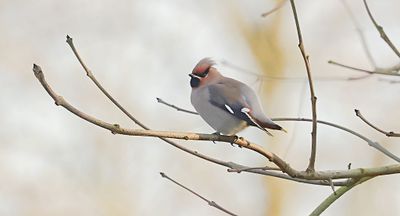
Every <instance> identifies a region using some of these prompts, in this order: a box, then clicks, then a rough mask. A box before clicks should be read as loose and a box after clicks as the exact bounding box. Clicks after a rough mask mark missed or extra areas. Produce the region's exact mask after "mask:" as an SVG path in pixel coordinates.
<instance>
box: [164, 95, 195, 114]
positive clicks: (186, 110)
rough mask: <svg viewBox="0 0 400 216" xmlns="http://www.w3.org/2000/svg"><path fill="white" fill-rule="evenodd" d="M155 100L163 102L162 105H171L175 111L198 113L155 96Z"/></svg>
mask: <svg viewBox="0 0 400 216" xmlns="http://www.w3.org/2000/svg"><path fill="white" fill-rule="evenodd" d="M157 102H158V103H161V104H164V105H166V106H169V107H171V108H173V109H176V111H180V112H185V113H189V114H193V115H198V113H197V112H194V111H191V110H188V109H183V108H180V107H177V106H175V105H173V104H170V103H167V102H165V101H164V100H163V99H161V98H157Z"/></svg>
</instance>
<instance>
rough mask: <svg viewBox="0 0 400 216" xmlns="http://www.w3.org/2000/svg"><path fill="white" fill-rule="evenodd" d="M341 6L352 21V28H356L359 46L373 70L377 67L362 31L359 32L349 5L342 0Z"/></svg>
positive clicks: (358, 26) (359, 28)
mask: <svg viewBox="0 0 400 216" xmlns="http://www.w3.org/2000/svg"><path fill="white" fill-rule="evenodd" d="M342 4H343V6H344V8H345V9H346V10H347V13H348V14H349V16H350V19H351V20H352V22H353V24H354V26H355V27H356V31H357V33H358V36H359V38H360V41H361V45H362V47H363V49H364V52H365V54H366V55H367V58H368V60H369V63H370V64H371V65H372V66H373V67H374V68H376V67H377V65H376V62H375V60H374V58H373V57H372V53H371V51H370V49H369V48H368V45H367V41H366V39H365V36H364V33H363V31H362V30H361V27H360V24H359V23H358V22H357V19H356V18H355V16H354V14H353V12H352V11H351V9H350V7H349V5H348V4H347V2H346V0H342Z"/></svg>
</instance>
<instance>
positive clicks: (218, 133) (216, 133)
mask: <svg viewBox="0 0 400 216" xmlns="http://www.w3.org/2000/svg"><path fill="white" fill-rule="evenodd" d="M212 134H214V135H219V136H220V135H221V133H220V132H218V131H216V132H214V133H212ZM212 142H213V143H214V144H217V143H216V142H215V141H214V140H213V141H212Z"/></svg>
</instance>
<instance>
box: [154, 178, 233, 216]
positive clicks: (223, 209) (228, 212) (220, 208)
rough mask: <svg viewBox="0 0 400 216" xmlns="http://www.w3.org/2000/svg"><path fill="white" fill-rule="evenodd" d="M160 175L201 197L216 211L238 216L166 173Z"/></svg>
mask: <svg viewBox="0 0 400 216" xmlns="http://www.w3.org/2000/svg"><path fill="white" fill-rule="evenodd" d="M160 175H161V177H163V178H166V179H168V180H170V181H171V182H173V183H174V184H176V185H178V186H179V187H181V188H183V189H185V190H187V191H189V192H190V193H192V194H194V195H195V196H197V197H199V198H200V199H202V200H204V201H205V202H207V203H208V205H210V206H212V207H214V208H216V209H218V210H221V211H223V212H225V213H226V214H228V215H237V214H234V213H232V212H231V211H228V210H227V209H226V208H224V207H222V206H220V205H218V204H217V203H216V202H214V201H212V200H209V199H207V198H205V197H203V196H202V195H200V194H198V193H197V192H195V191H194V190H192V189H190V188H188V187H186V186H184V185H182V184H181V183H179V182H177V181H176V180H174V179H172V178H170V177H169V176H167V175H166V174H165V173H163V172H160Z"/></svg>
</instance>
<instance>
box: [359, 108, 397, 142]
mask: <svg viewBox="0 0 400 216" xmlns="http://www.w3.org/2000/svg"><path fill="white" fill-rule="evenodd" d="M354 111H355V112H356V116H358V117H359V118H360V119H361V120H362V121H363V122H365V123H366V124H367V125H369V126H370V127H372V128H373V129H375V130H377V131H379V132H381V133H383V134H385V135H386V136H388V137H400V133H395V132H393V131H389V132H388V131H384V130H382V129H380V128H378V127H377V126H375V125H374V124H372V123H371V122H369V121H368V120H367V119H366V118H364V116H363V115H362V114H361V111H360V110H358V109H355V110H354Z"/></svg>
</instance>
